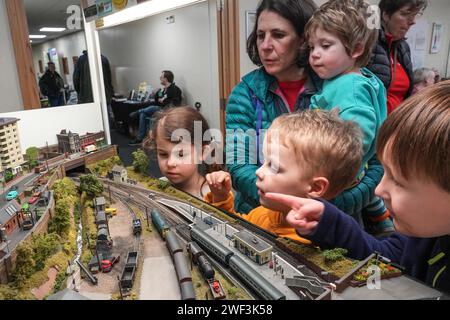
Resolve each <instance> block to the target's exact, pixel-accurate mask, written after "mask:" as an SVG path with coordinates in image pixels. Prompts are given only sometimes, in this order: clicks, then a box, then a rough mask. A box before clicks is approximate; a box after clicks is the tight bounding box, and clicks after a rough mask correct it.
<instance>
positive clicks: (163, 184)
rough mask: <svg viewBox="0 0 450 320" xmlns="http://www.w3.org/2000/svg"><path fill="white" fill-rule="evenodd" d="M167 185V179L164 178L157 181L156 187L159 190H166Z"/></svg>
mask: <svg viewBox="0 0 450 320" xmlns="http://www.w3.org/2000/svg"><path fill="white" fill-rule="evenodd" d="M169 186H170V183H169V181H165V180H159V181H158V188H159V189H161V190H166V189H167V188H168V187H169Z"/></svg>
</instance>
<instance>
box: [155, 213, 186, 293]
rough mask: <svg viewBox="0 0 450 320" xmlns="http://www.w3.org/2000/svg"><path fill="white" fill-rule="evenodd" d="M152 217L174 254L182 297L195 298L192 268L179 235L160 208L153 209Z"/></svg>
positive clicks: (171, 253) (172, 254) (171, 252)
mask: <svg viewBox="0 0 450 320" xmlns="http://www.w3.org/2000/svg"><path fill="white" fill-rule="evenodd" d="M151 217H152V222H153V224H154V225H155V227H156V230H158V233H159V234H160V235H161V237H162V238H163V239H164V240H165V241H166V245H167V248H168V249H169V252H170V255H171V256H172V259H173V264H174V266H175V271H176V273H177V277H178V283H179V285H180V292H181V299H182V300H195V290H194V286H193V284H192V274H191V270H190V268H189V263H188V261H187V258H186V256H185V255H184V252H183V247H182V246H181V244H180V241H179V240H178V237H177V236H176V235H175V233H174V232H173V231H171V230H170V226H169V225H168V224H167V223H166V221H165V220H164V218H163V217H162V216H161V214H160V212H159V211H158V210H156V209H153V210H152V211H151Z"/></svg>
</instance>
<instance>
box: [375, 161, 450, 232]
mask: <svg viewBox="0 0 450 320" xmlns="http://www.w3.org/2000/svg"><path fill="white" fill-rule="evenodd" d="M385 158H386V159H384V161H383V166H384V170H385V172H384V176H383V179H382V180H381V182H380V184H379V185H378V187H377V189H376V191H375V193H376V194H377V195H378V196H380V197H382V198H383V200H384V202H385V204H386V207H387V208H388V209H389V211H390V213H391V216H392V217H393V219H394V226H395V228H396V230H397V231H398V232H400V233H402V234H404V235H407V236H413V237H420V238H432V237H439V236H443V235H448V234H450V193H449V192H446V191H444V190H442V188H440V187H438V186H437V185H436V184H435V183H433V182H429V181H424V180H423V179H419V178H418V177H417V176H415V175H414V174H411V176H410V177H409V179H408V180H406V179H405V178H404V177H403V176H402V175H401V173H400V172H399V170H397V169H396V168H394V167H393V166H392V164H391V162H390V161H389V159H390V155H389V153H388V152H385Z"/></svg>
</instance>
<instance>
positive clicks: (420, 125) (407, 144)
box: [377, 81, 450, 192]
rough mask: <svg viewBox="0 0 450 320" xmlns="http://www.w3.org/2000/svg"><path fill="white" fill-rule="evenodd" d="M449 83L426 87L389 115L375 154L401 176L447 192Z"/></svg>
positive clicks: (449, 184)
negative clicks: (387, 161) (411, 177)
mask: <svg viewBox="0 0 450 320" xmlns="http://www.w3.org/2000/svg"><path fill="white" fill-rule="evenodd" d="M449 97H450V81H443V82H440V83H438V84H435V85H432V86H429V87H427V88H425V89H423V90H421V91H419V92H418V93H417V94H415V95H413V96H412V97H411V98H409V99H408V100H406V101H405V102H404V103H403V104H402V105H401V106H400V107H398V108H397V109H396V110H395V111H394V112H392V113H391V114H390V115H389V117H388V118H387V120H386V121H385V122H384V124H383V125H382V127H381V129H380V133H379V136H378V142H377V154H378V156H379V157H380V159H381V160H383V158H385V154H386V152H387V151H388V153H389V155H390V156H389V160H390V162H391V165H392V166H394V168H395V169H397V170H398V171H400V172H401V174H402V175H403V177H405V178H406V179H408V178H409V177H410V176H418V177H420V178H422V179H424V180H425V181H431V182H433V183H435V184H436V185H438V186H439V187H440V188H442V189H444V190H446V191H447V192H450V98H449Z"/></svg>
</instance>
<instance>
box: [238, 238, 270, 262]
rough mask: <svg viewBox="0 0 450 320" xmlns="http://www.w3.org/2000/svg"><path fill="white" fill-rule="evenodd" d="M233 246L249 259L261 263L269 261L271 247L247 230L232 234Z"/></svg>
mask: <svg viewBox="0 0 450 320" xmlns="http://www.w3.org/2000/svg"><path fill="white" fill-rule="evenodd" d="M232 239H233V240H234V246H235V247H236V249H238V250H239V251H240V252H242V253H243V254H245V255H246V256H247V257H249V258H250V259H251V260H253V261H255V262H256V263H258V264H260V265H263V264H265V263H267V262H269V261H270V258H271V254H272V250H273V247H272V246H271V245H270V244H268V243H267V242H265V241H263V240H261V239H260V238H257V237H255V235H254V234H252V233H250V232H249V231H247V230H243V231H240V232H237V233H235V234H234V235H233V238H232Z"/></svg>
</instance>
